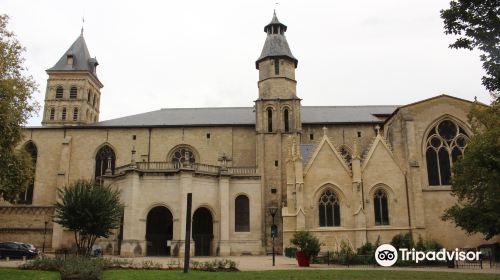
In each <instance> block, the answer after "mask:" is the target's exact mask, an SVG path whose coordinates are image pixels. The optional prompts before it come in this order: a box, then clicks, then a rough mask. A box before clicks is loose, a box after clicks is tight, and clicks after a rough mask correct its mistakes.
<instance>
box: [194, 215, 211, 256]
mask: <svg viewBox="0 0 500 280" xmlns="http://www.w3.org/2000/svg"><path fill="white" fill-rule="evenodd" d="M213 238H214V234H213V219H212V214H211V213H210V210H208V209H207V208H205V207H201V208H198V209H196V211H195V212H194V214H193V240H194V255H195V256H210V252H211V249H212V239H213Z"/></svg>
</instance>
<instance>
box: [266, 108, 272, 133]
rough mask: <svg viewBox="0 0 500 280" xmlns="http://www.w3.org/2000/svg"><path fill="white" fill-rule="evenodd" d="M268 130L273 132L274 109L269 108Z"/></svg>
mask: <svg viewBox="0 0 500 280" xmlns="http://www.w3.org/2000/svg"><path fill="white" fill-rule="evenodd" d="M267 132H273V109H271V108H268V109H267Z"/></svg>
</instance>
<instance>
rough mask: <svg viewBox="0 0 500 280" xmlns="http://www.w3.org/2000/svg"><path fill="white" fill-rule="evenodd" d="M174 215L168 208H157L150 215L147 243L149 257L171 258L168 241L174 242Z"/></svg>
mask: <svg viewBox="0 0 500 280" xmlns="http://www.w3.org/2000/svg"><path fill="white" fill-rule="evenodd" d="M172 236H173V219H172V213H170V210H168V209H167V208H166V207H163V206H157V207H155V208H153V209H151V210H150V211H149V213H148V218H147V221H146V242H147V251H146V252H147V255H148V256H169V255H170V247H169V246H167V241H168V240H172Z"/></svg>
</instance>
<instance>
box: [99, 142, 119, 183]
mask: <svg viewBox="0 0 500 280" xmlns="http://www.w3.org/2000/svg"><path fill="white" fill-rule="evenodd" d="M115 161H116V155H115V151H113V149H112V148H111V147H110V146H108V145H104V146H103V147H102V148H100V149H99V151H98V152H97V154H96V156H95V177H96V178H97V177H99V176H102V175H106V174H115Z"/></svg>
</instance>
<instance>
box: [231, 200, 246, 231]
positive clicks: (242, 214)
mask: <svg viewBox="0 0 500 280" xmlns="http://www.w3.org/2000/svg"><path fill="white" fill-rule="evenodd" d="M234 204H235V205H234V212H235V213H234V230H235V231H236V232H248V231H250V202H249V200H248V197H247V196H246V195H239V196H238V197H236V199H235V201H234Z"/></svg>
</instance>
